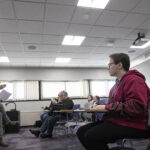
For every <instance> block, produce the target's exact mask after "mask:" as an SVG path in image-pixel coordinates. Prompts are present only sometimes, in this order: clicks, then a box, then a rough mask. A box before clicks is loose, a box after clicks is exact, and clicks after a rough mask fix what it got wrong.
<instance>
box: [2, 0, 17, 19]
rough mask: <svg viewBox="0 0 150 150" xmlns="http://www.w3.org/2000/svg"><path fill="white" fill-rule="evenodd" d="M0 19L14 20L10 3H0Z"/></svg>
mask: <svg viewBox="0 0 150 150" xmlns="http://www.w3.org/2000/svg"><path fill="white" fill-rule="evenodd" d="M0 18H9V19H15V15H14V11H13V7H12V2H11V1H6V0H5V1H0Z"/></svg>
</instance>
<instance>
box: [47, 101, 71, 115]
mask: <svg viewBox="0 0 150 150" xmlns="http://www.w3.org/2000/svg"><path fill="white" fill-rule="evenodd" d="M73 106H74V103H73V101H72V99H70V98H67V99H64V100H63V101H62V102H59V103H58V104H55V105H54V104H53V103H51V104H50V110H51V111H52V112H53V111H54V110H61V109H73ZM54 114H55V115H56V114H58V113H54ZM49 115H51V113H49ZM61 115H63V116H66V113H61ZM69 116H70V115H69Z"/></svg>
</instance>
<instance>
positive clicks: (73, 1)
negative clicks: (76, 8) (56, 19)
mask: <svg viewBox="0 0 150 150" xmlns="http://www.w3.org/2000/svg"><path fill="white" fill-rule="evenodd" d="M77 2H78V0H47V3H55V4H64V5H77Z"/></svg>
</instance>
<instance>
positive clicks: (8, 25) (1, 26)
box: [0, 19, 18, 33]
mask: <svg viewBox="0 0 150 150" xmlns="http://www.w3.org/2000/svg"><path fill="white" fill-rule="evenodd" d="M0 32H13V33H14V32H15V33H16V32H18V28H17V22H16V21H15V20H7V19H0Z"/></svg>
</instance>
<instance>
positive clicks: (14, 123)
mask: <svg viewBox="0 0 150 150" xmlns="http://www.w3.org/2000/svg"><path fill="white" fill-rule="evenodd" d="M18 123H19V121H10V122H9V125H11V126H15V125H16V124H18Z"/></svg>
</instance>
